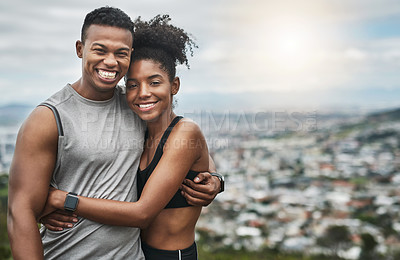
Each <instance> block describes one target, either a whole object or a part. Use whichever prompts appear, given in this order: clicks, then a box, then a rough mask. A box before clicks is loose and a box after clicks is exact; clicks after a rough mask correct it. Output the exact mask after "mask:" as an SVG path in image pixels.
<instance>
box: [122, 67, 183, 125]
mask: <svg viewBox="0 0 400 260" xmlns="http://www.w3.org/2000/svg"><path fill="white" fill-rule="evenodd" d="M160 67H161V64H160V63H159V62H154V61H152V60H137V61H135V62H134V63H132V64H131V66H130V67H129V70H128V73H127V79H126V90H127V94H126V99H127V101H128V105H129V107H130V108H131V109H132V110H133V111H134V112H135V113H136V114H138V115H139V117H140V118H141V119H143V120H145V121H148V122H152V121H155V120H157V119H158V118H160V117H161V116H162V115H164V114H166V115H169V114H170V112H172V96H173V95H175V94H176V93H178V90H179V78H178V77H176V78H175V79H174V80H173V81H172V82H170V80H169V77H168V74H167V72H165V71H164V70H163V69H161V68H160ZM168 112H169V113H168Z"/></svg>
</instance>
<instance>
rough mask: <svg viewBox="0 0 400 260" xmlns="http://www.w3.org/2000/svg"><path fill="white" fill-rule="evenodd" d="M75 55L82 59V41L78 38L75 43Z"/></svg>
mask: <svg viewBox="0 0 400 260" xmlns="http://www.w3.org/2000/svg"><path fill="white" fill-rule="evenodd" d="M75 49H76V55H78V57H79V58H81V59H82V56H83V43H82V42H81V41H80V40H77V41H76V43H75Z"/></svg>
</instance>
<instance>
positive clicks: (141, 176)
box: [137, 116, 198, 209]
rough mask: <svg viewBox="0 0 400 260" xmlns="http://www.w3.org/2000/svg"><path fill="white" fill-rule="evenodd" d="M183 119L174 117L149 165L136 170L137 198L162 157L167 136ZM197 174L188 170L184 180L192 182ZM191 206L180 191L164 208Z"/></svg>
mask: <svg viewBox="0 0 400 260" xmlns="http://www.w3.org/2000/svg"><path fill="white" fill-rule="evenodd" d="M182 118H183V117H182V116H177V117H175V118H174V119H173V120H172V122H171V124H170V125H169V126H168V128H167V130H165V132H164V134H163V136H162V137H161V140H160V142H159V144H158V146H157V149H156V152H155V154H154V157H153V159H152V160H151V162H150V164H149V165H148V166H147V167H146V168H145V169H144V170H143V171H141V170H140V168H139V169H138V172H137V188H138V197H140V195H141V194H142V191H143V188H144V185H146V182H147V180H148V179H149V178H150V175H151V174H152V173H153V171H154V169H155V168H156V166H157V164H158V162H159V161H160V159H161V157H162V155H163V148H164V144H165V142H166V141H167V139H168V136H169V134H170V133H171V131H172V129H173V128H174V126H175V125H176V124H177V123H178V122H179V120H181V119H182ZM197 174H198V172H195V171H192V170H189V172H188V173H187V175H186V179H190V180H193V179H194V177H196V176H197ZM189 206H191V205H190V204H189V203H188V202H187V201H186V199H185V197H183V196H182V195H181V192H180V190H178V191H177V192H176V193H175V194H174V196H173V197H172V199H171V200H170V201H169V202H168V204H167V206H165V208H166V209H167V208H183V207H189Z"/></svg>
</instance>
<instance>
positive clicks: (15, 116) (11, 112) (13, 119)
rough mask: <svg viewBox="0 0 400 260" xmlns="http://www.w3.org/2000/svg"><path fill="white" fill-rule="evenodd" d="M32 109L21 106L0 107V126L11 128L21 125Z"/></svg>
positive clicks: (31, 107)
mask: <svg viewBox="0 0 400 260" xmlns="http://www.w3.org/2000/svg"><path fill="white" fill-rule="evenodd" d="M33 108H34V107H33V106H30V105H21V104H10V105H5V106H0V125H2V126H13V125H18V124H20V123H22V121H23V120H24V119H25V118H26V117H27V116H28V115H29V113H30V112H31V111H32V110H33Z"/></svg>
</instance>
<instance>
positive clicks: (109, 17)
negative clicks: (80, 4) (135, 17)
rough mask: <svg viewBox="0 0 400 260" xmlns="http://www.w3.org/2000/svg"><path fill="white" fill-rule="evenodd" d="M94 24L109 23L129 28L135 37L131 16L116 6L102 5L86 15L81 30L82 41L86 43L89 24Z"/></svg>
mask: <svg viewBox="0 0 400 260" xmlns="http://www.w3.org/2000/svg"><path fill="white" fill-rule="evenodd" d="M92 24H97V25H108V26H115V27H119V28H123V29H127V30H128V31H130V32H131V33H132V37H133V28H134V26H133V22H132V20H131V18H130V17H129V16H128V15H127V14H126V13H125V12H124V11H122V10H121V9H118V8H115V7H110V6H104V7H100V8H97V9H95V10H93V11H91V12H90V13H88V14H87V15H86V17H85V21H84V22H83V25H82V31H81V41H82V43H85V40H86V37H87V30H88V28H89V26H90V25H92Z"/></svg>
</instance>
